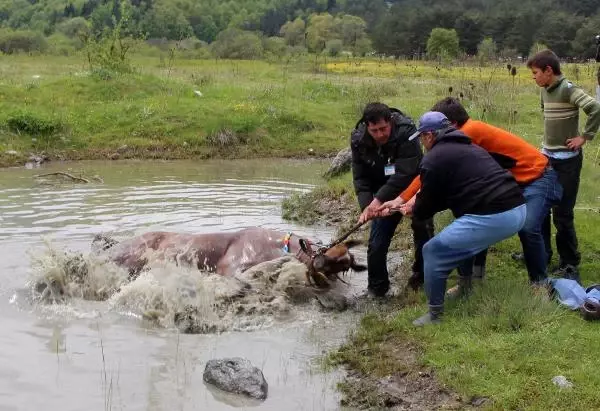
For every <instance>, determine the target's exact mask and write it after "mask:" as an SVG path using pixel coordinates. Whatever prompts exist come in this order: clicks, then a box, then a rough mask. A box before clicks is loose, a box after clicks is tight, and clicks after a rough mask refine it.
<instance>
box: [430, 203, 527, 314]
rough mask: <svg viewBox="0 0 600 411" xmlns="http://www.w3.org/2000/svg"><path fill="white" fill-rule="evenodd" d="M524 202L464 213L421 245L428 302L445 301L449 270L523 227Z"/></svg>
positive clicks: (524, 216)
mask: <svg viewBox="0 0 600 411" xmlns="http://www.w3.org/2000/svg"><path fill="white" fill-rule="evenodd" d="M526 217H527V206H526V205H525V204H523V205H520V206H518V207H515V208H513V209H511V210H508V211H504V212H502V213H498V214H490V215H475V214H465V215H464V216H462V217H459V218H457V219H456V220H454V221H453V222H452V223H451V224H450V225H448V226H447V227H446V228H444V229H443V230H442V231H441V232H440V233H439V234H438V235H436V236H435V237H433V238H432V239H431V240H430V241H428V242H427V244H425V246H424V247H423V259H424V267H425V292H426V293H427V297H428V299H429V305H430V306H441V305H443V304H444V295H445V294H446V280H447V279H448V274H450V272H451V271H452V270H454V269H455V268H456V267H458V266H459V265H461V264H463V263H464V261H465V260H467V259H470V258H471V257H473V256H475V255H477V254H478V253H479V252H481V251H483V250H485V249H486V248H488V247H489V246H491V245H493V244H495V243H497V242H499V241H502V240H504V239H506V238H508V237H510V236H512V235H514V234H516V233H517V232H519V230H521V229H522V228H523V225H524V224H525V219H526Z"/></svg>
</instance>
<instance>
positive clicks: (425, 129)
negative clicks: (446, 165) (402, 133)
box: [408, 111, 451, 150]
mask: <svg viewBox="0 0 600 411" xmlns="http://www.w3.org/2000/svg"><path fill="white" fill-rule="evenodd" d="M450 125H451V124H450V120H448V118H447V117H446V116H445V115H444V113H440V112H439V111H428V112H427V113H425V114H423V115H422V116H421V118H420V119H419V128H418V129H417V131H416V132H415V133H414V134H413V135H412V136H410V137H409V138H408V139H409V140H414V139H415V138H417V137H421V142H422V143H423V145H424V146H425V148H426V149H427V150H431V148H432V147H433V145H434V144H435V142H436V139H437V136H438V134H439V132H440V130H443V129H445V128H448V127H450Z"/></svg>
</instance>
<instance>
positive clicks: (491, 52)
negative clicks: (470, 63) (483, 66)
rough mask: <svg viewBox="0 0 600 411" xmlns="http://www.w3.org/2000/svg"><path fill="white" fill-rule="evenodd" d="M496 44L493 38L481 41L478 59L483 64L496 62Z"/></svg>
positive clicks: (478, 47) (478, 48)
mask: <svg viewBox="0 0 600 411" xmlns="http://www.w3.org/2000/svg"><path fill="white" fill-rule="evenodd" d="M496 49H497V48H496V43H495V42H494V40H493V39H492V38H491V37H486V38H484V39H483V40H481V43H479V46H477V58H478V59H479V61H481V62H485V61H490V60H494V59H495V58H496V51H497V50H496Z"/></svg>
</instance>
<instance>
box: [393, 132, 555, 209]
mask: <svg viewBox="0 0 600 411" xmlns="http://www.w3.org/2000/svg"><path fill="white" fill-rule="evenodd" d="M460 131H462V132H463V133H464V134H466V135H467V136H468V137H469V138H470V139H471V141H472V142H473V144H476V145H478V146H480V147H482V148H484V149H485V150H486V151H487V152H488V153H490V155H491V156H492V157H493V158H494V159H495V160H496V162H498V164H500V165H501V166H502V167H503V168H505V169H508V170H509V171H510V172H511V173H512V175H513V177H514V178H515V180H517V183H518V184H519V185H521V186H523V185H527V184H529V183H531V182H533V181H534V180H537V179H538V178H540V177H541V176H542V174H544V171H545V169H546V167H547V165H548V158H547V157H546V156H545V155H543V154H542V153H541V152H540V151H539V150H538V149H537V148H535V147H534V146H533V145H531V144H529V143H528V142H526V141H525V140H523V139H522V138H520V137H518V136H516V135H514V134H512V133H510V132H508V131H506V130H503V129H501V128H498V127H495V126H493V125H491V124H488V123H484V122H482V121H477V120H467V122H466V123H465V124H463V126H462V127H461V128H460ZM420 188H421V181H420V179H419V178H418V177H417V178H416V179H414V180H413V182H412V183H411V184H410V186H409V187H408V188H407V189H406V190H404V191H403V192H402V193H401V194H400V197H402V199H403V200H404V201H408V200H410V199H411V198H412V197H413V196H414V195H415V194H416V193H417V191H419V189H420Z"/></svg>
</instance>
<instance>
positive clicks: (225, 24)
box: [0, 0, 600, 57]
mask: <svg viewBox="0 0 600 411" xmlns="http://www.w3.org/2000/svg"><path fill="white" fill-rule="evenodd" d="M123 10H126V14H127V16H128V21H127V23H126V25H125V26H126V30H127V31H128V32H129V33H132V34H136V35H139V36H142V37H143V38H146V39H158V38H165V39H168V40H180V39H183V38H194V37H195V38H197V39H199V40H202V41H203V42H206V43H212V42H214V41H215V40H217V39H218V36H219V33H223V32H224V31H225V30H227V29H228V28H229V29H239V30H243V31H248V32H253V34H246V35H250V36H254V35H259V36H260V37H261V38H262V39H265V38H269V37H281V38H283V39H279V40H274V41H275V42H282V43H283V42H284V41H285V43H286V44H287V45H288V46H292V47H298V48H306V49H307V50H308V51H311V52H320V51H322V50H324V49H327V48H329V49H333V48H343V49H345V50H349V51H352V52H357V53H359V54H364V53H365V52H366V51H370V50H371V49H373V50H374V51H376V52H380V53H386V54H390V55H397V56H412V55H414V54H415V53H423V52H424V51H425V49H426V43H427V38H428V36H429V34H430V32H431V30H432V29H433V28H436V27H441V28H448V29H452V28H453V29H455V30H456V31H457V33H458V37H459V41H460V48H461V50H462V51H464V52H465V53H466V54H468V55H473V54H475V53H476V51H477V45H478V44H479V43H480V42H481V41H482V40H483V39H484V38H485V37H490V38H492V39H493V41H494V42H495V44H496V47H497V51H498V52H499V53H501V54H505V55H526V54H527V53H528V52H529V50H530V48H531V47H532V45H533V44H534V43H535V42H540V43H543V44H545V45H547V46H549V47H550V48H552V49H553V50H555V51H556V52H557V53H558V54H559V55H560V56H562V57H590V56H592V55H593V52H594V46H595V44H594V35H596V34H600V2H599V0H569V1H564V0H388V1H384V0H337V1H336V0H236V1H232V0H127V3H126V4H125V7H122V6H121V5H120V0H66V1H65V0H0V26H1V27H2V28H3V30H4V31H5V32H7V30H27V31H31V32H35V33H39V34H42V35H44V36H51V35H53V34H56V33H58V34H60V35H63V36H66V37H68V38H74V37H76V36H77V35H78V34H79V33H80V32H82V31H89V32H90V33H91V34H95V35H98V34H99V33H101V32H102V31H103V30H104V29H106V28H110V27H113V26H114V25H115V22H117V21H119V19H121V18H122V14H123ZM344 15H345V17H344ZM233 33H234V34H236V33H237V34H238V35H239V32H238V31H233ZM30 35H32V34H30ZM228 35H229V36H230V37H231V30H230V32H229V34H228ZM228 35H227V33H226V35H225V37H227V36H228ZM254 38H255V37H252V39H254ZM331 42H333V43H331ZM328 43H329V44H328ZM5 51H6V50H5Z"/></svg>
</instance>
